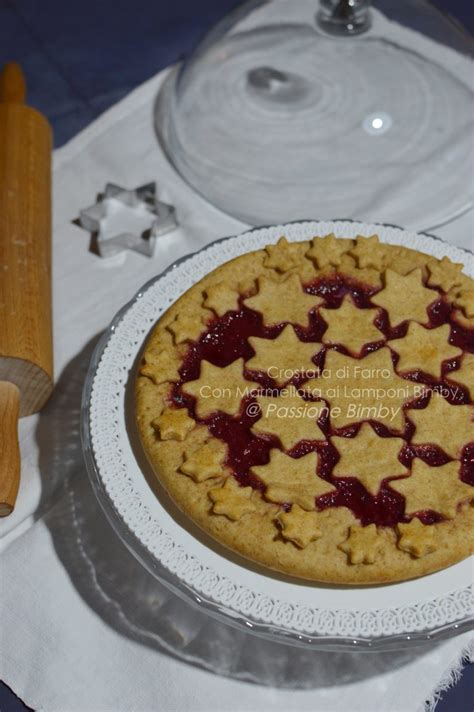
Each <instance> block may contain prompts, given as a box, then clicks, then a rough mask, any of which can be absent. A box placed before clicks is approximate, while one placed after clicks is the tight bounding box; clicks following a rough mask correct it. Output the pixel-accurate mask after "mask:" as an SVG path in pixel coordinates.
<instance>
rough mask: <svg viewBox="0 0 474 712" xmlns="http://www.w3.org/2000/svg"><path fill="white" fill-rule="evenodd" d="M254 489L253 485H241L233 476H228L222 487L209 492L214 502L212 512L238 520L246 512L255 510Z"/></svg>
mask: <svg viewBox="0 0 474 712" xmlns="http://www.w3.org/2000/svg"><path fill="white" fill-rule="evenodd" d="M252 491H253V490H252V488H251V487H240V486H239V485H238V484H237V482H236V481H235V480H234V478H233V477H228V478H227V479H226V481H225V482H224V485H223V486H222V487H216V488H215V489H211V490H209V492H208V495H209V499H210V500H211V502H212V503H213V507H212V512H213V513H214V514H222V515H223V516H224V517H227V519H231V520H232V521H234V522H236V521H237V520H238V519H241V518H242V517H243V516H244V514H249V513H251V512H255V510H256V506H255V504H254V503H253V502H252V500H251V497H252Z"/></svg>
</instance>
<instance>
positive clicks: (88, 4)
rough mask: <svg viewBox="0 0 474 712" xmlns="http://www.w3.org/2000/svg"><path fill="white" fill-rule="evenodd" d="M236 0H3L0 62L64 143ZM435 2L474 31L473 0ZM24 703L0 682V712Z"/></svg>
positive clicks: (466, 683)
mask: <svg viewBox="0 0 474 712" xmlns="http://www.w3.org/2000/svg"><path fill="white" fill-rule="evenodd" d="M238 4H240V3H239V2H238V0H199V3H196V2H195V1H192V0H174V2H172V3H168V2H160V0H158V1H155V2H150V0H134V2H133V3H130V2H129V0H81V2H80V3H64V2H63V1H62V0H42V2H41V3H38V2H37V0H2V2H0V40H1V41H0V66H1V65H2V64H3V63H4V62H5V61H9V60H16V61H19V62H20V63H21V64H22V66H23V69H24V71H25V74H26V76H27V81H28V99H29V103H30V104H31V105H33V106H35V107H36V108H38V109H39V110H40V111H42V112H43V113H44V114H46V115H47V116H48V118H49V120H50V121H51V123H52V125H53V128H54V135H55V145H56V146H61V145H62V144H64V143H65V142H66V141H68V140H69V139H70V138H72V136H74V135H75V134H76V133H77V132H78V131H81V130H82V129H83V128H84V127H85V126H87V124H89V123H90V122H91V121H93V120H94V119H95V118H96V117H97V116H98V115H99V114H101V113H102V112H103V111H105V110H106V109H108V108H109V107H110V106H112V105H113V104H115V103H116V102H117V101H119V100H120V99H121V98H122V97H124V96H125V95H126V94H128V93H129V92H130V91H131V90H132V89H133V88H135V87H136V86H137V85H138V84H141V83H142V82H143V81H145V80H146V79H148V78H149V77H151V76H153V75H154V74H156V73H157V72H158V71H159V70H160V69H162V68H164V67H166V66H168V65H169V64H171V63H173V62H176V61H177V60H179V59H180V58H182V57H183V56H186V55H187V54H189V52H190V51H191V50H192V48H193V47H194V46H195V44H196V42H197V41H198V40H199V38H200V37H201V36H202V35H203V33H204V32H205V31H206V30H207V29H208V28H210V27H211V26H212V25H213V24H214V23H215V22H216V21H217V20H218V19H219V18H220V17H222V16H223V15H225V14H226V13H227V12H228V11H229V10H230V9H232V8H233V7H235V6H237V5H238ZM433 4H435V5H437V6H438V7H439V8H441V9H442V10H444V11H449V13H450V14H451V15H452V16H453V17H454V18H456V19H457V20H458V21H459V22H461V23H462V24H463V25H464V26H465V27H466V28H467V29H468V30H469V31H471V32H472V31H473V30H474V4H473V3H472V1H471V0H435V2H434V3H433ZM132 8H133V18H132V17H131V13H132ZM131 19H133V21H131ZM473 698H474V665H466V666H465V668H464V671H463V675H462V677H461V679H460V680H459V682H458V683H457V684H456V685H455V686H454V687H453V688H451V689H450V690H448V691H447V692H446V693H445V694H444V695H443V697H442V699H441V700H440V702H439V703H438V705H437V707H436V712H465V710H467V709H468V705H469V703H468V700H469V699H471V700H472V699H473ZM28 709H30V708H28V707H26V706H25V705H24V704H23V703H22V702H21V700H19V699H18V697H16V696H15V694H14V692H13V691H11V690H10V689H9V688H8V687H7V685H5V684H2V683H0V711H1V712H20V711H22V712H24V710H28ZM85 712H87V711H85Z"/></svg>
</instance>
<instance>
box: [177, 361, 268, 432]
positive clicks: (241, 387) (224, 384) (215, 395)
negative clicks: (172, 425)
mask: <svg viewBox="0 0 474 712" xmlns="http://www.w3.org/2000/svg"><path fill="white" fill-rule="evenodd" d="M243 368H244V360H243V359H241V358H239V359H237V360H236V361H233V362H232V363H231V364H229V365H228V366H224V367H223V368H220V367H219V366H214V364H212V363H209V361H205V360H203V361H201V372H200V374H199V378H198V379H197V380H195V381H187V382H186V383H183V386H182V389H183V391H184V392H185V393H187V394H188V395H190V396H194V398H195V399H196V413H197V416H198V418H207V416H209V415H211V414H212V413H215V412H216V411H218V410H220V411H222V412H223V413H227V414H228V415H236V414H237V413H238V412H239V410H240V404H241V402H242V398H245V397H246V396H248V395H250V393H251V392H252V391H254V390H255V389H256V388H259V387H260V386H259V384H258V383H253V382H252V381H246V380H245V378H244V376H243Z"/></svg>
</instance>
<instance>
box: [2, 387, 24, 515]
mask: <svg viewBox="0 0 474 712" xmlns="http://www.w3.org/2000/svg"><path fill="white" fill-rule="evenodd" d="M19 414H20V391H19V389H18V388H17V386H15V385H14V384H13V383H9V382H8V381H0V517H6V516H8V515H9V514H11V513H12V511H13V507H14V506H15V501H16V496H17V494H18V487H19V484H20V446H19V443H18V417H19Z"/></svg>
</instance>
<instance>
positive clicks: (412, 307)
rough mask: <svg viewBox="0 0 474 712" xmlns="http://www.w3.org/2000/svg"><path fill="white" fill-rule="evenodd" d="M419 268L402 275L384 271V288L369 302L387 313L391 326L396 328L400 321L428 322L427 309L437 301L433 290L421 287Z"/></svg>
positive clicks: (437, 295) (437, 297)
mask: <svg viewBox="0 0 474 712" xmlns="http://www.w3.org/2000/svg"><path fill="white" fill-rule="evenodd" d="M422 277H423V273H422V271H421V267H417V268H416V269H414V270H413V271H412V272H409V273H408V274H405V275H402V274H398V273H397V272H394V271H393V270H391V269H387V270H385V287H384V288H383V289H382V291H380V292H377V294H375V295H374V296H373V297H371V300H372V302H373V304H376V305H377V306H379V307H382V308H383V309H386V310H387V312H388V317H389V320H390V325H391V326H398V324H401V323H402V321H407V320H411V321H419V322H420V324H426V323H427V322H428V320H429V316H428V313H427V311H426V310H427V308H428V307H429V305H430V304H432V303H433V302H435V301H436V300H437V299H439V294H438V293H437V292H436V291H435V290H434V289H427V288H426V287H425V286H424V285H423V280H422Z"/></svg>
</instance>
